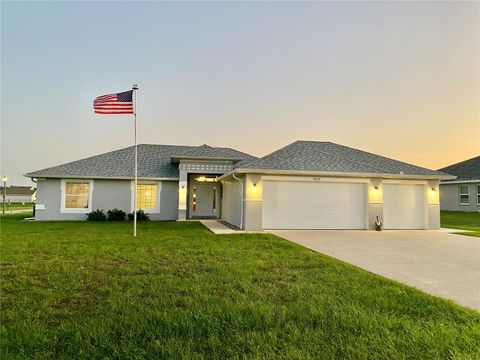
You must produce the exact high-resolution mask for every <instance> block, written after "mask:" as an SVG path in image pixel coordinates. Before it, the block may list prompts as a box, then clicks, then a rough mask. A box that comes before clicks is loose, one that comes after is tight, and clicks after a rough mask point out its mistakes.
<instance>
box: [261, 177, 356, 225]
mask: <svg viewBox="0 0 480 360" xmlns="http://www.w3.org/2000/svg"><path fill="white" fill-rule="evenodd" d="M365 186H366V185H365V184H363V183H323V182H322V183H315V182H304V181H264V183H263V210H262V212H263V214H262V215H263V227H264V228H265V229H364V228H365V225H366V224H365V222H366V213H365V212H366V188H365Z"/></svg>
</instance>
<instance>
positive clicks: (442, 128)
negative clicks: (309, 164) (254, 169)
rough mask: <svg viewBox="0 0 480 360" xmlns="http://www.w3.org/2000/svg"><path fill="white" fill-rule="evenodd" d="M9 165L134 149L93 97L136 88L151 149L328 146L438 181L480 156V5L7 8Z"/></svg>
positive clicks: (14, 176) (129, 132)
mask: <svg viewBox="0 0 480 360" xmlns="http://www.w3.org/2000/svg"><path fill="white" fill-rule="evenodd" d="M1 10H2V14H1V20H2V21H1V22H2V24H1V26H2V28H1V30H2V38H1V50H2V53H1V78H2V80H1V91H2V93H1V101H2V106H1V116H2V123H1V130H2V132H1V140H2V143H1V152H2V154H1V161H2V169H1V172H2V174H7V175H8V176H9V178H10V179H11V181H12V183H14V184H21V183H25V184H28V183H29V180H28V179H26V178H22V176H21V175H22V174H23V173H25V172H28V171H32V170H36V169H40V168H44V167H47V166H52V165H56V164H60V163H64V162H67V161H73V160H76V159H79V158H82V157H86V156H90V155H94V154H97V153H100V152H105V151H110V150H113V149H118V148H122V147H125V146H129V145H131V144H132V143H133V122H132V119H131V117H129V116H100V115H95V114H94V113H93V110H92V101H93V98H94V97H96V96H98V95H102V94H106V93H110V92H120V91H125V90H128V89H129V88H130V86H131V85H132V84H133V83H138V84H139V86H140V91H139V93H138V124H139V142H140V143H157V144H185V145H201V144H204V143H207V144H209V145H212V146H229V147H234V148H236V149H238V150H242V151H245V152H249V153H251V154H253V155H257V156H260V155H265V154H267V153H269V152H271V151H273V150H275V149H277V148H279V147H281V146H284V145H286V144H288V143H290V142H292V141H295V140H297V139H306V140H324V141H333V142H338V143H341V144H344V145H348V146H352V147H357V148H360V149H364V150H367V151H372V152H375V153H379V154H382V155H386V156H389V157H393V158H397V159H399V160H403V161H407V162H412V163H415V164H418V165H422V166H426V167H431V168H438V167H441V166H444V165H447V164H450V163H453V162H457V161H460V160H463V159H466V158H469V157H473V156H475V155H478V154H479V153H480V121H479V104H478V99H479V95H480V94H479V79H480V71H479V50H480V46H479V40H480V39H479V4H478V3H475V2H470V3H467V2H464V3H455V2H438V3H432V2H418V3H414V2H404V3H390V2H388V3H387V2H383V3H380V2H372V3H367V2H362V3H359V2H357V3H348V2H333V3H326V2H318V3H299V2H296V3H294V2H291V3H287V2H282V3H273V2H268V3H267V2H264V3H255V2H248V3H224V2H221V3H220V2H215V3H213V2H212V3H207V2H204V3H188V2H182V3H161V2H131V3H130V2H32V3H27V2H2V5H1Z"/></svg>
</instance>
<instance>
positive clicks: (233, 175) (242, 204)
mask: <svg viewBox="0 0 480 360" xmlns="http://www.w3.org/2000/svg"><path fill="white" fill-rule="evenodd" d="M232 177H233V178H234V179H235V180H238V181H240V182H241V183H242V199H241V203H240V204H241V207H240V230H243V206H244V203H243V180H242V179H240V178H238V177H236V176H235V172H233V173H232Z"/></svg>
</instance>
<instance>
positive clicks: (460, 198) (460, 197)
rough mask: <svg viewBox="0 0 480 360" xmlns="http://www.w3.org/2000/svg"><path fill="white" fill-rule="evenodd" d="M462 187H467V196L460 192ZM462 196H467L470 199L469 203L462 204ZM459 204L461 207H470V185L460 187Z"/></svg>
mask: <svg viewBox="0 0 480 360" xmlns="http://www.w3.org/2000/svg"><path fill="white" fill-rule="evenodd" d="M462 186H466V187H467V193H466V194H462V193H461V192H460V188H461V187H462ZM462 196H467V197H468V202H466V203H462ZM458 204H459V205H460V206H470V187H469V186H468V185H458Z"/></svg>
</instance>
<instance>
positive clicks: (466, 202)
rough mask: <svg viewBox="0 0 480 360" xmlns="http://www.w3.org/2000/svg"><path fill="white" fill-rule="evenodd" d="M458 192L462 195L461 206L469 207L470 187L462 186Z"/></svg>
mask: <svg viewBox="0 0 480 360" xmlns="http://www.w3.org/2000/svg"><path fill="white" fill-rule="evenodd" d="M458 190H459V193H460V205H469V204H470V194H469V193H468V185H460V186H459V187H458Z"/></svg>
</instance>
